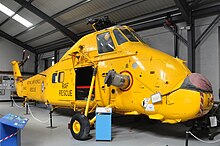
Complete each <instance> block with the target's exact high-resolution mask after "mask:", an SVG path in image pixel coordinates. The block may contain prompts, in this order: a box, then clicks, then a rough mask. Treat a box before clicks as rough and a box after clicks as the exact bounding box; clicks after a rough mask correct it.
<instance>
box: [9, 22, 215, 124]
mask: <svg viewBox="0 0 220 146" xmlns="http://www.w3.org/2000/svg"><path fill="white" fill-rule="evenodd" d="M115 29H116V30H119V29H128V30H129V31H130V30H131V29H130V28H129V27H127V26H114V27H110V28H108V29H104V30H101V31H96V32H94V33H91V34H88V35H86V36H84V37H83V38H81V39H80V40H79V41H78V42H77V43H75V44H74V46H72V48H70V49H69V50H68V51H67V52H66V54H65V55H64V56H63V57H62V58H61V59H60V61H59V62H58V63H56V64H55V65H54V66H52V67H50V68H48V69H47V70H45V71H43V72H41V73H39V74H37V75H35V76H33V77H31V78H28V79H24V78H22V76H21V73H20V70H19V66H18V64H19V62H17V61H13V62H12V66H13V70H14V77H15V81H16V90H17V93H18V96H20V97H24V98H27V99H32V100H37V101H41V102H44V103H46V104H51V105H53V107H54V108H58V107H64V108H71V109H74V110H78V111H81V112H84V111H86V115H87V113H88V111H89V110H90V112H91V110H94V107H96V106H102V107H106V106H108V105H113V106H112V108H113V112H116V113H121V114H134V115H138V114H145V115H147V116H149V117H150V118H152V119H158V120H161V121H163V122H168V123H177V122H182V121H187V120H190V119H195V118H197V117H200V116H202V115H204V114H206V113H207V112H208V111H209V110H210V109H211V107H212V105H213V101H211V100H210V99H211V97H212V94H210V93H203V95H204V112H203V113H202V114H200V115H199V114H198V113H199V109H200V93H199V92H198V91H193V90H186V89H179V88H180V86H181V85H182V83H183V81H184V79H185V78H186V77H187V76H189V75H190V74H191V72H190V71H189V69H188V68H187V67H186V66H185V62H184V61H183V60H181V59H178V58H174V57H172V56H169V55H167V54H165V53H163V52H160V51H159V50H156V49H154V48H151V47H150V46H148V45H147V44H145V43H142V42H141V41H137V42H132V41H129V39H128V38H125V39H126V42H125V43H122V44H120V45H119V44H118V43H117V40H116V38H115V36H114V33H113V30H115ZM105 32H109V33H110V35H111V37H112V40H113V43H114V46H115V47H114V51H112V52H107V53H102V54H99V53H98V45H97V39H96V38H97V35H99V34H102V33H105ZM119 32H121V31H120V30H119ZM123 36H124V37H125V35H124V34H123ZM136 39H137V38H136ZM85 67H91V68H94V67H97V74H96V76H95V77H94V78H93V79H94V83H95V87H94V93H92V91H93V90H91V89H92V88H93V85H92V86H90V84H91V83H92V79H91V80H90V81H88V84H87V85H86V86H88V87H89V88H90V92H89V93H90V96H89V97H88V95H86V97H83V99H78V97H76V93H78V92H77V91H80V90H81V89H80V88H78V87H77V85H76V84H77V83H76V76H77V70H80V69H82V68H85ZM112 69H114V70H115V71H116V72H117V73H122V74H124V75H128V76H129V78H130V85H129V87H128V88H129V90H127V91H123V90H121V89H119V88H118V87H115V86H110V87H107V85H106V84H104V79H105V77H106V74H107V73H108V71H109V70H112ZM62 73H64V77H62V78H61V79H60V80H62V81H60V82H59V81H58V77H59V75H60V74H62ZM129 73H130V74H129ZM53 74H57V76H56V77H54V81H55V82H56V83H52V77H53ZM89 74H90V75H91V74H92V72H88V75H89ZM85 78H86V76H85V77H83V78H80V81H84V80H85ZM176 89H178V90H176ZM174 90H176V91H175V92H172V91H174ZM157 92H160V93H161V94H162V95H165V96H162V101H161V102H157V103H154V104H153V103H152V101H151V98H150V97H151V95H152V94H155V93H157ZM170 92H172V93H170ZM79 93H81V92H79ZM169 93H170V94H169ZM90 98H91V99H90ZM144 99H146V101H148V102H147V104H146V107H144V106H143V100H144ZM88 100H89V101H88ZM86 105H88V106H86ZM85 109H86V110H85ZM94 121H95V118H93V119H92V120H91V121H90V122H91V123H94ZM76 125H77V124H76Z"/></svg>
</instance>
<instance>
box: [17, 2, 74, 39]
mask: <svg viewBox="0 0 220 146" xmlns="http://www.w3.org/2000/svg"><path fill="white" fill-rule="evenodd" d="M15 1H16V2H17V3H18V4H20V5H21V6H23V7H24V8H26V9H28V10H29V11H31V12H32V13H34V14H35V15H37V16H39V17H40V18H42V19H43V20H44V21H46V22H48V23H50V24H51V25H52V26H54V27H55V28H56V29H58V30H59V31H60V32H62V33H63V34H64V35H65V36H66V37H68V38H69V39H70V40H71V41H72V42H76V41H77V40H78V36H77V35H76V34H75V33H73V32H72V31H70V30H69V29H67V28H66V27H64V26H63V25H61V24H60V23H58V22H57V21H55V20H54V19H53V18H51V17H50V16H48V15H47V14H45V13H44V12H42V11H41V10H39V9H38V8H36V7H35V6H33V5H31V4H30V3H28V2H27V1H26V0H15Z"/></svg>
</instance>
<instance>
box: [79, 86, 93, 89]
mask: <svg viewBox="0 0 220 146" xmlns="http://www.w3.org/2000/svg"><path fill="white" fill-rule="evenodd" d="M89 88H90V86H76V89H89ZM94 88H95V86H93V89H94Z"/></svg>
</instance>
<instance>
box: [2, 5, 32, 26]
mask: <svg viewBox="0 0 220 146" xmlns="http://www.w3.org/2000/svg"><path fill="white" fill-rule="evenodd" d="M0 11H1V12H3V13H5V14H6V15H8V16H9V17H12V18H13V19H14V20H16V21H17V22H19V23H21V24H22V25H24V26H26V27H30V26H32V25H33V24H32V23H31V22H29V21H28V20H27V19H25V18H23V17H21V16H20V15H18V14H15V12H13V11H12V10H10V9H9V8H8V7H6V6H4V5H3V4H1V3H0ZM14 14H15V15H14ZM13 15H14V16H13Z"/></svg>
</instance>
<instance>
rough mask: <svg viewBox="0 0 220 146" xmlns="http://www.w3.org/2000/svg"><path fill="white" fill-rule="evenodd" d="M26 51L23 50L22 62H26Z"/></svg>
mask: <svg viewBox="0 0 220 146" xmlns="http://www.w3.org/2000/svg"><path fill="white" fill-rule="evenodd" d="M25 52H26V50H23V55H22V61H23V60H24V57H25Z"/></svg>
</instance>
